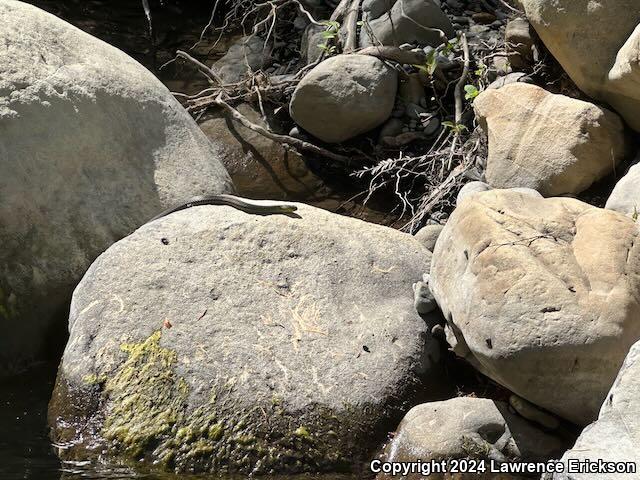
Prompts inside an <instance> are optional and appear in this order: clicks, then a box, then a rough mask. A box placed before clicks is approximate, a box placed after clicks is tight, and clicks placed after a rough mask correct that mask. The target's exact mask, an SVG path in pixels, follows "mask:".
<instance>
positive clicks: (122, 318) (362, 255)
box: [50, 204, 439, 474]
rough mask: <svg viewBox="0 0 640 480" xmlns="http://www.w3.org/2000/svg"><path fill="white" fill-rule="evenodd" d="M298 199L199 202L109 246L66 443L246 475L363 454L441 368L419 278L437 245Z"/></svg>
mask: <svg viewBox="0 0 640 480" xmlns="http://www.w3.org/2000/svg"><path fill="white" fill-rule="evenodd" d="M298 207H299V209H298V211H297V212H296V214H295V215H292V216H284V215H267V216H260V215H251V214H248V213H243V212H240V211H238V210H236V209H234V208H232V207H227V206H202V207H194V208H191V209H188V210H184V211H181V212H178V213H175V214H172V215H170V216H168V217H164V218H162V219H161V220H158V221H155V222H152V223H150V224H147V225H145V226H143V227H142V228H140V229H139V230H137V231H136V232H135V233H133V234H132V235H130V236H128V237H126V238H125V239H123V240H121V241H120V242H118V243H116V244H115V245H113V246H112V247H111V248H109V249H108V250H107V251H106V252H105V253H104V254H103V255H101V256H100V257H99V258H98V260H97V261H96V262H95V263H94V264H93V265H92V266H91V268H90V269H89V270H88V272H87V274H86V275H85V277H84V278H83V280H82V281H81V283H80V284H79V286H78V288H77V289H76V291H75V293H74V297H73V302H72V305H71V313H70V318H69V329H70V339H69V343H68V345H67V348H66V350H65V353H64V357H63V359H62V363H61V366H60V369H59V373H58V381H57V386H56V389H55V393H54V397H53V401H52V403H51V407H50V420H51V423H52V426H53V431H54V438H55V439H56V442H57V443H58V444H64V445H70V448H68V449H66V450H63V451H61V452H59V453H60V455H61V456H62V458H66V459H68V458H76V459H79V458H84V459H86V458H87V457H89V458H95V457H96V456H97V455H98V454H100V452H101V451H103V450H105V451H106V452H107V453H106V458H111V459H113V457H116V459H128V460H131V461H139V460H141V459H145V460H146V461H148V462H157V464H158V466H159V467H162V468H167V469H171V470H178V471H181V472H185V471H190V470H195V471H223V470H226V469H230V470H237V471H239V472H241V473H243V474H248V473H251V472H253V473H268V472H270V471H272V470H273V471H274V472H302V471H310V472H313V471H331V470H343V469H349V468H356V467H357V465H358V460H359V459H364V460H366V459H368V455H369V454H370V451H371V449H372V448H375V447H376V446H377V444H378V442H380V441H381V440H383V439H384V437H385V435H386V432H387V431H388V430H389V429H391V428H393V426H394V425H393V423H394V422H395V421H397V417H398V414H399V413H400V412H402V411H404V410H406V409H407V408H408V406H407V402H408V401H409V400H410V398H411V397H412V394H413V392H414V391H416V390H420V391H421V392H422V394H424V393H429V391H430V390H429V389H428V388H427V387H425V386H421V385H423V384H422V383H421V378H422V377H423V376H425V375H428V374H429V373H431V372H437V370H438V369H437V368H436V366H435V365H436V363H437V361H438V358H439V345H438V343H437V342H436V341H435V340H434V339H433V338H432V337H431V336H430V334H429V333H428V326H427V323H428V322H427V321H426V320H424V319H422V318H421V317H420V316H418V314H417V313H416V311H415V309H414V298H413V292H412V288H411V286H412V282H415V281H417V280H420V279H421V278H422V275H423V272H425V271H428V269H429V263H430V258H431V254H430V253H429V251H428V250H426V249H425V248H424V247H423V246H422V245H421V244H420V243H419V242H417V241H416V240H414V239H413V237H412V236H410V235H408V234H404V233H401V232H399V231H396V230H392V229H390V228H386V227H381V226H378V225H373V224H369V223H366V222H362V221H360V220H355V219H352V218H347V217H342V216H339V215H335V214H331V213H328V212H326V211H323V210H320V209H317V208H313V207H308V206H305V205H302V204H299V205H298ZM429 378H432V377H429ZM434 388H435V387H434ZM425 389H426V390H425ZM88 445H98V447H96V448H95V449H94V450H87V449H86V447H87V446H88Z"/></svg>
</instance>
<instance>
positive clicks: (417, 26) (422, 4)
mask: <svg viewBox="0 0 640 480" xmlns="http://www.w3.org/2000/svg"><path fill="white" fill-rule="evenodd" d="M362 20H363V22H364V25H363V27H361V29H360V45H361V46H362V47H367V46H370V45H395V46H400V45H402V44H404V43H413V44H420V45H431V46H434V47H435V46H437V45H440V44H441V43H442V42H443V39H442V34H444V36H446V37H447V38H452V37H453V36H454V35H455V32H454V29H453V25H452V24H451V21H450V20H449V17H447V15H446V14H445V13H444V12H443V11H442V9H441V8H440V5H439V2H437V1H436V0H365V1H364V2H363V3H362ZM423 26H424V27H428V28H426V29H425V28H423ZM434 29H436V30H440V31H442V34H441V33H439V32H437V31H436V30H434Z"/></svg>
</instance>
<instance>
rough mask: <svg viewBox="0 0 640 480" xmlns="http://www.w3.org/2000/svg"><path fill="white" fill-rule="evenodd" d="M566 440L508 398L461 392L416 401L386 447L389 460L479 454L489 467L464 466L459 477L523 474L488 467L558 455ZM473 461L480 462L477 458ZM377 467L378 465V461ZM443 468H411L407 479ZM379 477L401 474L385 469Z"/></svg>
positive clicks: (435, 475) (423, 479)
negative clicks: (536, 422) (512, 406)
mask: <svg viewBox="0 0 640 480" xmlns="http://www.w3.org/2000/svg"><path fill="white" fill-rule="evenodd" d="M563 447H564V444H563V442H562V441H561V440H559V439H558V438H556V437H554V436H553V435H551V434H547V433H544V432H543V431H541V430H540V429H538V428H537V427H536V426H534V425H533V424H530V423H529V422H527V420H525V419H523V418H521V417H519V416H517V415H515V414H513V413H511V412H510V411H509V406H508V405H507V404H505V403H503V402H494V401H493V400H490V399H487V398H473V397H458V398H452V399H450V400H445V401H442V402H431V403H423V404H421V405H418V406H416V407H413V408H412V409H411V410H409V412H408V413H407V414H406V415H405V417H404V418H403V419H402V422H400V425H399V426H398V428H397V429H396V432H395V435H394V437H393V439H392V440H391V441H390V442H389V444H388V445H387V447H386V448H385V451H384V455H383V457H382V460H383V461H385V462H417V461H422V462H432V461H433V462H441V461H442V460H446V461H450V460H455V459H475V460H479V461H480V462H484V463H483V465H484V466H485V467H486V468H487V471H482V469H481V468H480V469H473V470H472V471H468V472H465V471H463V472H460V473H459V474H458V475H456V476H455V478H456V479H460V480H463V479H486V480H498V479H513V478H523V477H519V476H512V475H507V474H503V475H500V474H496V473H495V472H491V471H489V469H490V467H489V465H490V462H491V461H493V462H495V463H496V464H498V463H508V462H525V461H528V462H534V461H546V460H549V459H551V458H558V456H559V455H560V454H561V453H562V452H563V451H564V448H563ZM472 465H478V464H477V463H476V464H472ZM376 467H377V465H376ZM442 473H443V472H432V473H429V474H426V475H422V474H420V473H418V472H416V473H414V474H409V475H407V476H406V477H402V478H405V479H407V480H439V479H442V478H447V477H446V476H444V475H442ZM377 478H378V479H379V480H385V479H391V478H398V476H395V477H394V476H392V475H385V474H381V475H379V476H378V477H377Z"/></svg>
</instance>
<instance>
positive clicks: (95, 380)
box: [82, 373, 107, 385]
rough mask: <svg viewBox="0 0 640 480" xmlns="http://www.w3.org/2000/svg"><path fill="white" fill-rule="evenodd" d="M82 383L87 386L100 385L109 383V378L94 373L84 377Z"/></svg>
mask: <svg viewBox="0 0 640 480" xmlns="http://www.w3.org/2000/svg"><path fill="white" fill-rule="evenodd" d="M82 381H83V382H84V383H85V384H87V385H100V384H102V383H105V382H106V381H107V377H105V376H104V375H95V374H93V373H92V374H90V375H85V376H84V377H82Z"/></svg>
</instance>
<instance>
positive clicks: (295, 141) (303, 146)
mask: <svg viewBox="0 0 640 480" xmlns="http://www.w3.org/2000/svg"><path fill="white" fill-rule="evenodd" d="M213 103H214V104H215V105H218V106H220V107H222V108H224V109H225V110H226V111H227V112H228V113H229V114H230V115H231V116H232V117H233V118H234V119H235V120H237V121H238V122H240V123H241V124H242V125H244V126H245V127H247V128H248V129H249V130H252V131H254V132H256V133H259V134H260V135H262V136H263V137H266V138H268V139H270V140H273V141H274V142H278V143H283V144H286V145H291V146H292V147H294V148H296V149H298V150H307V151H310V152H313V153H315V154H317V155H321V156H323V157H326V158H330V159H331V160H336V161H338V162H345V163H347V162H349V161H350V159H349V157H345V156H343V155H339V154H337V153H333V152H331V151H329V150H327V149H325V148H322V147H319V146H317V145H314V144H313V143H310V142H306V141H304V140H300V139H299V138H294V137H291V136H289V135H280V134H277V133H273V132H270V131H269V130H267V129H266V128H264V127H261V126H260V125H256V124H255V123H253V122H251V121H250V120H249V119H247V118H246V117H245V116H244V115H242V114H241V113H240V112H238V111H237V110H236V109H235V108H233V107H232V106H231V105H229V104H228V103H227V102H225V101H224V100H223V99H222V94H220V95H218V97H217V98H216V99H215V100H213Z"/></svg>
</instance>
